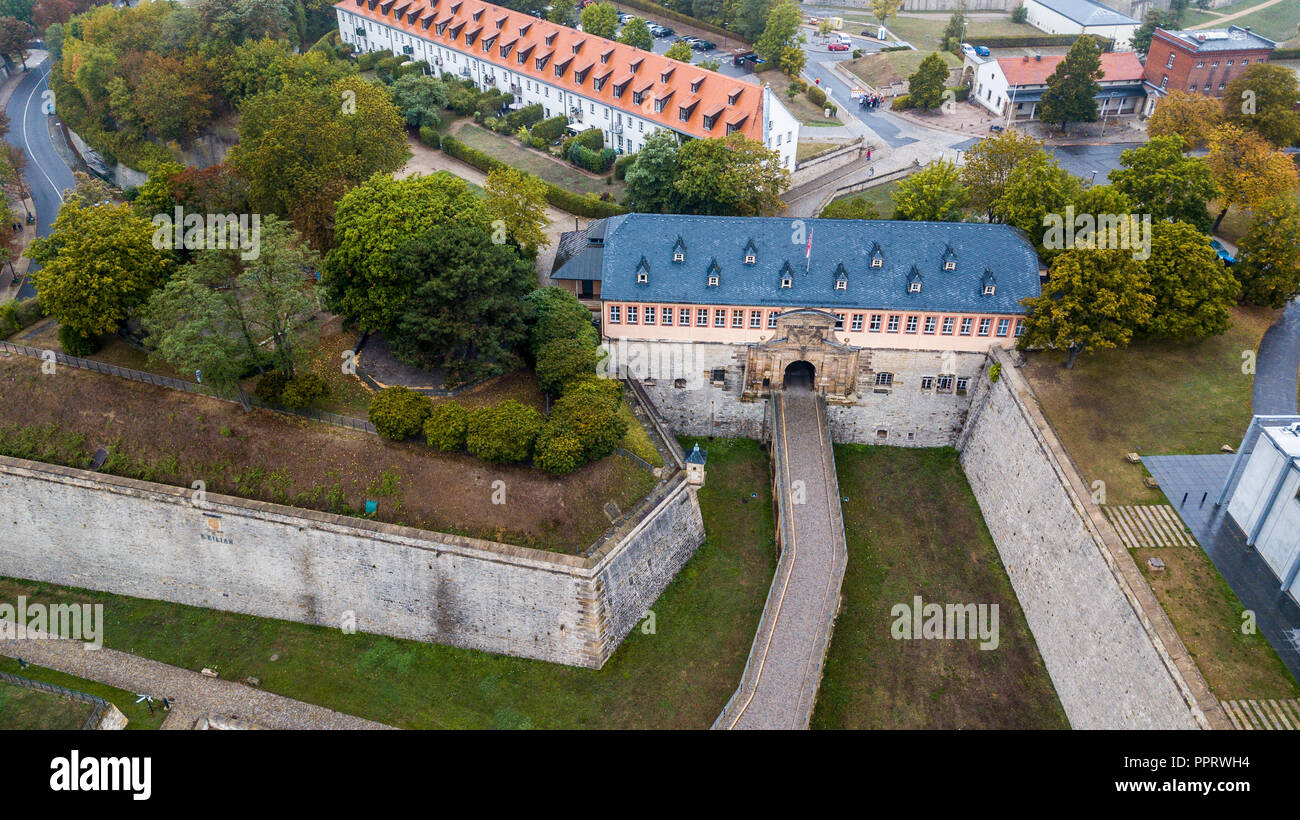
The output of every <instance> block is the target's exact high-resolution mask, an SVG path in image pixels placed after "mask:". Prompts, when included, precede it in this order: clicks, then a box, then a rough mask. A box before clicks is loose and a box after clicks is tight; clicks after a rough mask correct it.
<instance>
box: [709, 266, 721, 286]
mask: <svg viewBox="0 0 1300 820" xmlns="http://www.w3.org/2000/svg"><path fill="white" fill-rule="evenodd" d="M708 274H709V287H711V288H716V287H717V286H718V279H719V278H720V277H721V276H722V268H721V267H719V266H718V260H716V259H714V260H712V261H711V262H709V270H708Z"/></svg>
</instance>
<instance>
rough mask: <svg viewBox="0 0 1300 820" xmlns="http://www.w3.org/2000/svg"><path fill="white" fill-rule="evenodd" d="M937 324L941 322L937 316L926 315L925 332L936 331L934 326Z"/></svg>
mask: <svg viewBox="0 0 1300 820" xmlns="http://www.w3.org/2000/svg"><path fill="white" fill-rule="evenodd" d="M937 324H939V320H938V319H936V318H935V317H933V316H927V317H925V332H926V333H934V328H935V325H937Z"/></svg>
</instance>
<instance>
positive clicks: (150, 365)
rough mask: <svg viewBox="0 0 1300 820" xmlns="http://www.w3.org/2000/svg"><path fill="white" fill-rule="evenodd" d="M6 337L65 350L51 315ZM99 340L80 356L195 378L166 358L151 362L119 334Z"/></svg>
mask: <svg viewBox="0 0 1300 820" xmlns="http://www.w3.org/2000/svg"><path fill="white" fill-rule="evenodd" d="M9 341H11V342H13V343H14V344H20V345H26V346H28V347H38V348H41V349H42V350H53V351H56V352H58V353H62V352H64V351H63V345H61V344H59V323H58V322H57V321H55V320H54V319H48V318H47V319H42V320H41V321H39V322H37V323H36V324H35V325H32V326H31V327H29V328H27V329H26V330H23V331H19V332H18V333H16V334H14V335H13V336H11V337H10V338H9ZM99 342H100V345H101V347H100V348H99V350H97V351H95V352H94V353H91V354H90V355H89V356H84V357H82V358H86V359H93V360H95V361H97V362H104V363H105V364H115V365H117V366H118V367H125V368H128V369H130V370H143V371H145V372H148V373H156V374H158V375H159V376H168V377H170V378H173V379H186V380H188V381H194V374H193V373H189V374H184V373H180V372H178V371H177V370H176V369H175V368H174V367H172V366H171V365H169V364H167V363H166V362H159V361H152V362H151V361H150V360H149V353H148V352H147V351H144V350H141V349H140V348H138V347H135V346H133V345H130V344H127V343H126V342H125V341H124V340H123V339H122V338H121V337H119V336H117V335H115V334H108V335H106V336H101V337H100V338H99Z"/></svg>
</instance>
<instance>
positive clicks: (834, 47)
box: [826, 40, 849, 51]
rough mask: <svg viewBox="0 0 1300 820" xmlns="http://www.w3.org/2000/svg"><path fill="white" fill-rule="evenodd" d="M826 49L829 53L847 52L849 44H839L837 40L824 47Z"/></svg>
mask: <svg viewBox="0 0 1300 820" xmlns="http://www.w3.org/2000/svg"><path fill="white" fill-rule="evenodd" d="M826 48H827V49H829V50H830V51H848V50H849V44H848V43H841V42H839V41H838V40H837V41H836V42H833V43H831V44H830V45H828V46H826Z"/></svg>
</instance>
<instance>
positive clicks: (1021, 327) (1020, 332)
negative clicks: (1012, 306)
mask: <svg viewBox="0 0 1300 820" xmlns="http://www.w3.org/2000/svg"><path fill="white" fill-rule="evenodd" d="M1024 335H1025V322H1024V320H1023V319H1017V320H1016V338H1017V339H1019V338H1020V337H1021V336H1024Z"/></svg>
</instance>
